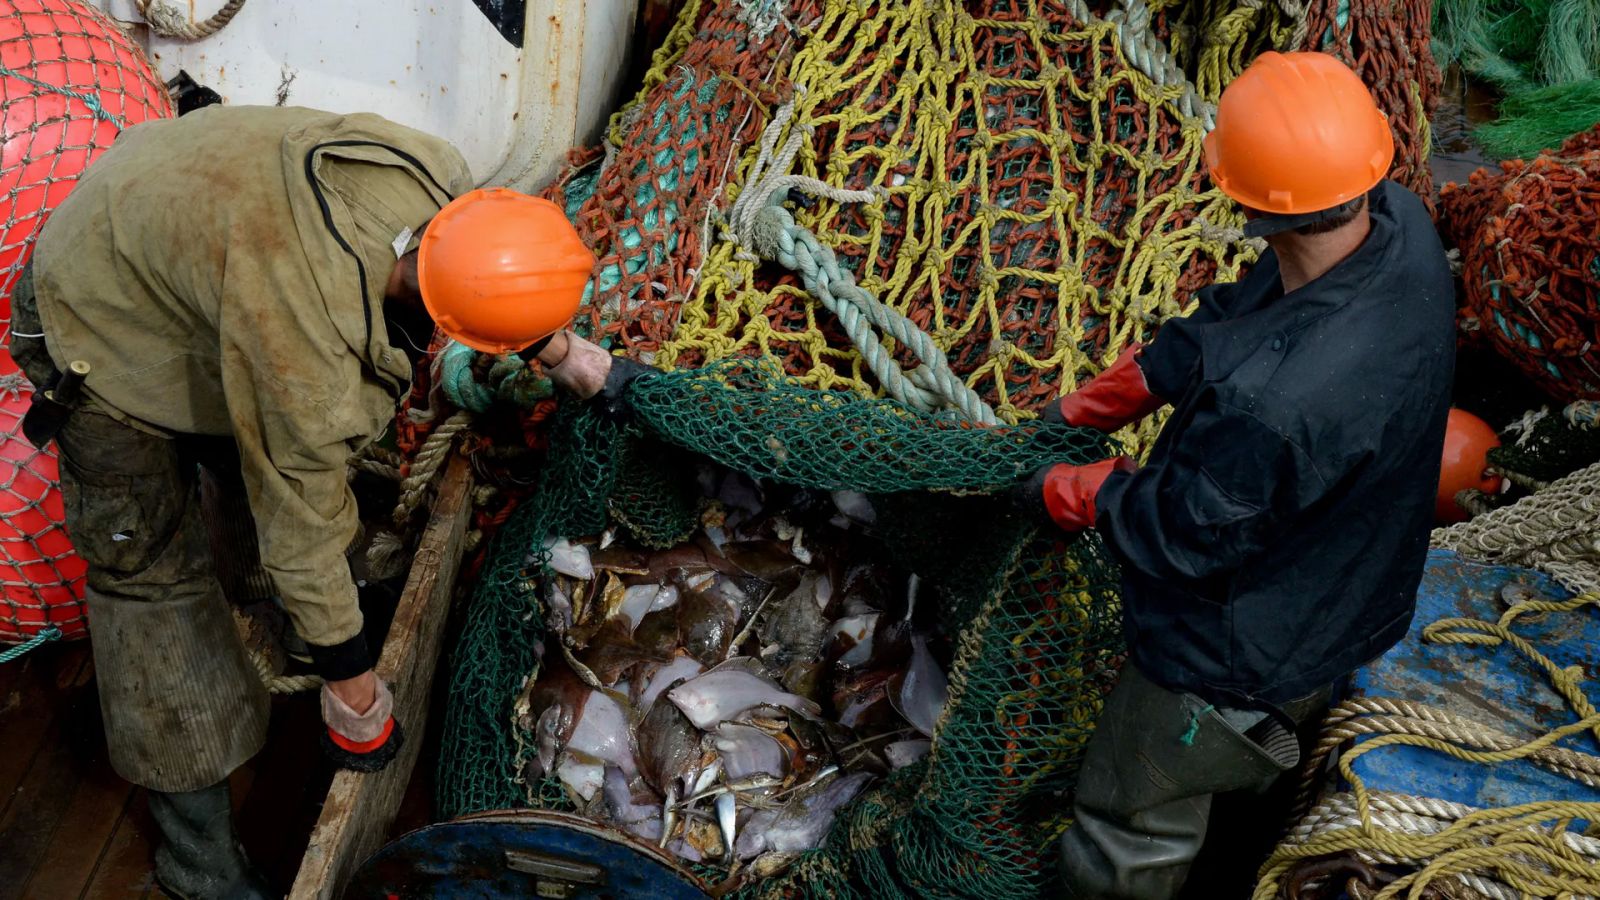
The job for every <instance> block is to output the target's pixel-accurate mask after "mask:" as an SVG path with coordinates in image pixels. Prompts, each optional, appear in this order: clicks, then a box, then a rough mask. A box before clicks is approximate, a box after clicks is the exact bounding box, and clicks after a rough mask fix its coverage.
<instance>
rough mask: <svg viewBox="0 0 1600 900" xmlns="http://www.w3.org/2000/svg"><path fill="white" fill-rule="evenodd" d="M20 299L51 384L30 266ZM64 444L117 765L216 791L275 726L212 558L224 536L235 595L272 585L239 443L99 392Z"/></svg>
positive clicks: (32, 347)
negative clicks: (190, 430) (113, 412)
mask: <svg viewBox="0 0 1600 900" xmlns="http://www.w3.org/2000/svg"><path fill="white" fill-rule="evenodd" d="M12 300H13V310H12V313H13V322H12V328H13V331H14V332H15V335H14V337H13V341H12V348H11V349H12V352H13V355H14V356H15V358H16V360H17V362H18V364H19V365H20V366H21V367H22V368H23V371H24V374H26V375H27V376H28V378H29V380H31V381H32V382H33V383H34V384H35V385H47V384H49V383H51V381H52V380H53V379H54V378H55V377H56V374H57V373H56V370H55V366H54V365H53V364H52V363H51V360H50V358H49V355H48V353H47V352H46V350H45V347H44V342H43V341H42V340H40V339H39V338H38V337H36V335H37V334H38V333H39V324H38V312H37V308H36V306H35V304H34V298H33V290H32V278H31V272H29V271H26V270H25V271H24V272H23V273H22V277H21V278H19V279H18V282H17V285H16V287H15V289H14V290H13V296H12ZM56 445H57V447H58V448H59V450H60V461H61V492H62V499H63V501H64V504H65V507H66V524H67V532H68V533H69V534H70V535H71V536H72V542H73V546H74V547H75V548H76V549H77V551H78V554H79V555H80V556H82V557H83V559H84V561H85V562H87V563H88V564H89V574H88V585H87V589H86V591H85V598H84V599H85V602H86V604H87V605H88V610H89V623H90V625H89V627H90V640H91V642H92V644H93V647H94V664H95V672H96V676H97V679H98V682H99V688H100V707H101V711H102V712H103V714H104V718H105V728H106V743H107V746H108V748H109V756H110V760H111V764H112V767H113V768H115V769H116V771H117V774H119V775H121V776H122V777H123V778H126V779H127V780H128V781H131V782H133V783H134V784H138V785H142V786H144V787H146V788H149V789H151V790H155V791H162V792H169V793H172V792H185V791H195V790H199V789H201V788H207V787H211V786H213V785H215V784H217V783H218V782H220V781H222V780H223V779H225V778H227V777H228V773H230V772H232V771H233V770H234V769H235V768H237V767H238V766H239V764H240V763H242V762H244V761H245V760H247V759H249V758H250V757H251V756H253V755H255V753H256V752H257V751H258V750H260V749H261V746H262V744H263V743H264V742H265V740H266V733H267V713H268V697H267V692H266V689H265V687H264V686H263V685H262V683H261V678H260V676H259V675H258V674H257V673H256V671H255V669H254V667H253V666H252V665H251V663H250V660H249V657H248V656H247V655H246V653H245V649H244V646H243V645H242V644H241V643H240V640H239V637H238V632H237V630H236V629H235V627H234V624H233V616H232V613H231V611H230V609H229V606H228V603H227V601H226V600H225V599H224V591H223V587H222V584H221V583H220V582H219V581H218V571H217V567H216V565H215V564H214V561H213V545H215V547H216V549H217V556H218V557H220V558H223V559H225V560H226V561H227V563H228V565H227V566H226V567H225V569H224V572H223V574H225V575H228V576H230V577H229V580H230V582H231V584H230V585H229V588H230V590H232V591H233V592H234V596H233V599H234V600H235V601H238V602H241V603H242V602H246V601H248V600H254V599H261V598H264V597H266V596H269V595H270V594H271V582H270V579H269V578H267V577H266V575H265V573H264V572H263V571H262V570H261V568H260V565H259V554H258V550H257V546H256V537H255V527H254V524H253V522H252V520H251V518H250V512H249V506H248V504H247V502H246V501H245V500H244V496H245V495H244V485H243V482H242V480H241V478H240V475H239V465H238V454H237V451H235V450H234V448H233V445H232V442H231V441H230V440H227V439H222V438H210V437H184V436H180V437H163V436H160V435H156V434H151V433H149V432H145V431H141V430H138V429H135V428H133V427H131V426H129V425H126V424H124V423H122V422H119V421H117V420H116V419H114V418H112V417H111V416H109V415H106V414H105V412H104V411H103V410H100V409H97V408H95V406H94V405H93V404H92V403H91V402H88V401H85V403H84V405H83V406H81V407H80V408H79V409H78V410H77V411H76V412H74V413H73V414H72V416H71V417H70V418H69V419H68V420H67V421H66V424H65V425H63V426H62V428H61V431H60V432H59V433H58V434H57V435H56ZM202 484H203V485H204V490H202ZM202 496H203V497H204V502H203V501H202Z"/></svg>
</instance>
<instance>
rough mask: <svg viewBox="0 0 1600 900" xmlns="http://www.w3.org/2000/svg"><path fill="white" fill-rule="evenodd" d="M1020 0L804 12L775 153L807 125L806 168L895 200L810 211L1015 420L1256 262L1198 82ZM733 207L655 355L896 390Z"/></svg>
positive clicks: (824, 234) (799, 167)
mask: <svg viewBox="0 0 1600 900" xmlns="http://www.w3.org/2000/svg"><path fill="white" fill-rule="evenodd" d="M999 6H1000V5H999V4H996V8H993V9H991V10H990V11H989V13H990V14H989V15H988V16H986V17H981V18H980V17H974V16H973V15H970V14H969V13H968V12H966V11H965V10H963V9H959V8H953V7H952V5H950V4H943V3H926V2H911V3H905V4H883V5H881V6H876V7H868V6H864V5H858V4H843V3H837V4H827V5H826V7H825V8H824V9H823V10H822V11H821V12H820V14H819V15H816V16H815V18H814V19H812V20H810V21H807V22H804V23H803V24H801V25H800V26H799V28H800V30H801V32H802V33H803V34H804V35H806V40H805V41H804V46H803V48H802V49H801V50H800V51H799V52H798V53H796V54H795V55H794V58H793V60H792V62H791V63H790V65H789V70H788V73H787V79H786V80H787V82H788V83H789V84H791V85H792V86H793V95H792V96H793V115H792V118H791V119H790V121H789V125H788V127H787V128H786V129H785V131H784V133H783V134H782V135H779V136H778V138H779V139H778V141H777V143H778V144H779V145H782V144H783V143H785V139H786V138H787V137H788V135H789V132H791V131H793V130H799V131H800V132H801V140H800V141H799V142H798V152H797V155H796V157H795V159H794V160H793V162H792V172H793V174H796V175H800V176H804V177H805V178H809V179H816V180H817V181H818V182H820V183H821V184H823V185H826V186H828V187H831V188H835V189H840V190H849V191H863V190H866V191H872V192H874V198H873V200H872V201H870V202H865V203H849V202H840V201H838V200H835V199H831V198H829V197H827V196H818V197H817V199H816V202H815V205H813V206H811V207H810V208H809V209H801V210H800V211H799V212H798V213H797V215H796V219H797V220H798V223H799V224H800V225H802V226H804V227H805V228H807V229H809V230H810V231H812V232H813V233H814V234H815V235H816V237H817V239H818V240H819V241H820V243H822V244H824V245H826V246H829V247H831V248H832V249H833V251H834V252H835V253H836V254H837V255H838V256H839V258H840V260H841V262H842V264H843V265H844V266H845V267H847V268H849V269H850V270H851V271H852V273H853V274H854V276H855V279H856V281H857V282H858V283H859V284H860V286H861V287H862V288H864V289H865V290H866V291H868V292H869V293H870V294H872V295H873V296H874V297H876V298H877V299H878V300H879V301H881V302H882V303H883V304H885V305H886V306H888V307H889V308H891V309H893V310H895V311H897V312H899V313H902V314H904V315H906V316H908V317H909V318H910V319H911V320H912V321H914V322H915V323H917V324H918V325H919V326H920V327H921V328H922V329H923V330H925V331H926V332H927V333H928V334H929V335H930V336H931V337H932V339H933V341H934V343H935V344H936V345H937V346H938V347H939V348H940V350H941V351H943V352H944V353H945V354H946V355H947V356H948V357H949V358H950V360H951V366H952V368H953V369H954V370H955V371H956V372H957V373H958V374H959V376H960V377H961V378H962V379H963V380H964V382H965V383H966V384H967V385H968V386H969V387H971V388H972V389H973V390H974V391H976V392H977V393H978V394H979V395H980V396H981V397H983V398H984V399H985V400H986V401H988V402H989V403H991V404H992V405H993V408H994V410H995V412H996V413H997V415H998V417H999V418H1000V419H1002V420H1005V421H1012V422H1014V421H1017V420H1019V419H1024V418H1028V417H1030V416H1031V415H1032V411H1033V410H1034V409H1036V408H1037V407H1039V406H1040V405H1042V404H1043V403H1044V402H1045V401H1046V400H1048V399H1049V398H1050V397H1051V396H1054V395H1055V394H1056V392H1057V391H1058V390H1065V389H1068V388H1070V387H1072V386H1074V385H1076V384H1077V383H1079V382H1080V381H1081V380H1083V379H1085V378H1087V377H1089V376H1092V375H1093V374H1094V373H1095V372H1097V371H1098V370H1099V369H1100V368H1101V367H1102V366H1103V365H1105V364H1108V363H1109V362H1111V361H1113V360H1114V359H1115V358H1116V356H1117V355H1118V354H1119V353H1120V352H1122V350H1123V349H1124V348H1125V347H1127V346H1128V345H1129V344H1130V343H1131V342H1134V341H1143V340H1148V339H1149V338H1150V337H1151V335H1152V330H1153V328H1154V327H1155V326H1156V325H1158V324H1159V323H1160V322H1161V321H1164V320H1165V319H1167V318H1169V317H1171V316H1173V315H1177V314H1179V313H1181V312H1182V311H1183V306H1184V305H1185V304H1186V303H1187V302H1188V301H1189V299H1190V297H1191V294H1192V292H1193V290H1194V289H1195V288H1197V287H1199V286H1200V285H1202V284H1204V283H1206V282H1209V281H1211V280H1214V279H1215V280H1231V279H1233V278H1235V277H1236V276H1237V274H1238V271H1239V268H1240V266H1241V264H1243V263H1244V262H1246V261H1247V260H1248V259H1250V258H1251V257H1252V254H1250V252H1249V251H1248V250H1246V249H1244V248H1243V247H1242V245H1241V244H1240V242H1239V233H1238V231H1237V227H1238V225H1239V224H1240V221H1241V220H1240V218H1239V216H1238V213H1237V212H1236V211H1235V210H1234V209H1233V207H1232V206H1231V204H1229V203H1228V202H1227V201H1226V200H1225V199H1224V198H1223V197H1222V196H1221V194H1220V193H1218V192H1217V191H1215V190H1213V189H1210V188H1209V187H1206V186H1204V185H1203V183H1202V175H1203V173H1202V166H1201V163H1200V140H1201V136H1202V133H1203V131H1202V124H1201V122H1200V120H1199V119H1197V118H1194V117H1185V116H1182V115H1181V114H1180V113H1178V112H1177V111H1176V110H1175V109H1174V102H1173V101H1174V100H1176V99H1177V98H1178V97H1180V96H1181V95H1182V93H1183V91H1184V87H1183V86H1182V85H1181V84H1169V85H1160V84H1157V83H1155V82H1153V81H1152V79H1150V78H1149V77H1147V76H1145V75H1144V74H1142V73H1141V72H1139V71H1138V70H1136V69H1134V68H1132V67H1131V66H1129V65H1128V64H1127V62H1126V60H1125V59H1124V57H1123V55H1122V53H1121V50H1120V48H1119V45H1118V40H1117V29H1118V26H1117V25H1114V24H1111V23H1108V22H1104V21H1101V22H1098V23H1096V24H1090V25H1084V24H1081V23H1079V22H1077V21H1076V20H1073V19H1071V18H1068V17H1066V16H1064V15H1062V13H1061V12H1060V11H1059V10H1057V11H1054V12H1052V10H1051V9H1050V8H1049V5H1047V4H1044V3H1040V2H1030V3H1025V4H1015V5H1013V6H1012V7H1011V8H1010V9H1008V10H1001V9H1000V8H998V7H999ZM1213 55H1214V56H1217V57H1219V64H1220V54H1213ZM760 157H761V147H760V146H759V145H756V146H750V147H749V148H748V149H747V150H746V151H745V152H744V154H743V156H742V158H741V159H740V160H739V161H738V163H737V170H736V171H735V172H734V173H732V174H731V176H730V177H729V179H728V181H729V182H731V183H744V182H746V180H747V176H748V174H749V173H750V171H751V170H752V169H753V168H755V167H756V166H757V164H758V160H759V159H760ZM817 193H821V192H817ZM737 197H738V191H737V189H735V188H727V189H725V193H724V198H725V200H726V201H727V202H728V203H731V202H732V201H733V200H735V199H737ZM718 219H719V216H718V215H717V214H716V213H715V212H712V213H711V214H709V215H708V216H707V223H706V226H705V227H706V229H707V230H708V231H710V232H712V238H713V239H712V242H711V243H710V247H709V249H708V250H707V252H706V254H705V257H704V260H703V262H702V264H701V267H700V270H699V272H698V279H697V281H696V283H695V285H694V289H693V292H692V294H690V296H689V297H688V298H687V299H686V300H685V301H684V303H683V305H682V307H681V311H680V319H679V322H678V325H677V328H676V330H675V331H674V332H673V333H672V335H671V337H670V339H669V340H668V341H666V342H665V344H664V345H663V346H662V347H661V350H660V353H659V355H658V356H657V357H656V363H657V364H658V365H664V366H666V367H669V368H670V367H673V366H676V365H681V364H685V363H692V364H693V365H697V366H698V365H701V364H703V363H704V362H707V361H711V360H716V359H721V358H724V357H728V356H733V355H739V354H745V355H761V356H772V357H778V358H781V359H783V360H785V361H786V363H787V364H788V367H789V369H790V371H791V372H792V373H793V374H795V375H798V376H799V377H800V379H801V380H802V381H803V383H805V384H806V385H807V386H810V387H815V388H819V389H840V388H848V389H853V390H857V391H860V392H863V393H871V392H874V391H876V390H877V387H878V385H877V383H876V381H875V379H873V378H872V377H871V374H870V373H869V371H868V370H867V369H866V368H865V366H864V362H863V358H862V354H861V353H860V352H859V351H858V350H857V349H855V348H853V347H852V346H851V344H850V342H849V341H848V340H840V338H839V335H838V333H837V328H836V326H834V325H833V317H832V315H831V314H830V313H829V312H828V311H827V310H826V309H823V308H821V306H820V305H819V304H817V303H815V302H813V301H812V300H811V299H810V296H809V294H808V292H807V291H805V290H804V288H803V287H802V286H801V285H799V284H796V283H794V282H793V281H792V280H790V279H782V280H778V279H775V277H774V273H773V272H771V271H769V269H770V268H772V267H768V268H767V269H763V268H761V267H760V264H759V260H757V259H756V258H755V257H753V256H752V255H751V254H749V253H748V252H745V251H744V250H743V248H742V247H741V245H740V243H739V241H738V240H737V237H736V236H735V235H732V234H729V233H728V232H727V231H726V228H725V224H724V223H722V222H720V221H718ZM885 346H890V345H889V344H886V345H885ZM1154 428H1155V426H1154V424H1153V423H1152V424H1147V425H1146V426H1145V430H1144V431H1143V432H1140V433H1139V434H1137V435H1131V437H1133V438H1134V440H1135V441H1143V440H1148V439H1149V438H1151V437H1153V434H1154Z"/></svg>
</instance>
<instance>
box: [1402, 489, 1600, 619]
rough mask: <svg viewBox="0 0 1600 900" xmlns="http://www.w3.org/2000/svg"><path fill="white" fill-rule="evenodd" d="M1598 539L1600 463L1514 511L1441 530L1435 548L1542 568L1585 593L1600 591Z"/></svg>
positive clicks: (1510, 508) (1515, 506) (1495, 512)
mask: <svg viewBox="0 0 1600 900" xmlns="http://www.w3.org/2000/svg"><path fill="white" fill-rule="evenodd" d="M1596 534H1600V463H1596V464H1594V465H1591V466H1588V467H1587V468H1584V469H1580V470H1578V471H1577V472H1574V473H1572V474H1570V475H1568V476H1566V477H1564V478H1561V479H1559V480H1558V481H1556V482H1554V483H1552V484H1551V485H1550V486H1549V487H1548V488H1546V489H1545V490H1543V491H1540V492H1539V493H1537V494H1533V495H1531V496H1528V497H1524V498H1522V499H1521V500H1518V501H1517V502H1516V503H1513V504H1511V505H1510V506H1503V507H1500V508H1498V509H1494V510H1490V511H1488V512H1486V513H1484V514H1483V515H1479V516H1475V517H1473V518H1472V519H1469V520H1467V521H1465V522H1462V523H1460V524H1458V525H1451V526H1449V527H1448V528H1440V529H1437V530H1435V531H1434V532H1433V537H1432V540H1431V543H1432V545H1433V546H1434V547H1435V548H1436V549H1441V550H1454V551H1456V552H1457V553H1460V554H1461V555H1462V556H1465V557H1467V558H1469V559H1473V560H1477V561H1480V562H1486V563H1497V564H1504V565H1522V566H1532V567H1535V568H1539V569H1542V570H1543V571H1546V572H1549V573H1550V574H1551V575H1554V576H1556V577H1557V578H1558V579H1560V580H1561V582H1562V584H1564V585H1565V586H1566V587H1567V588H1568V589H1570V590H1575V591H1579V592H1580V593H1581V592H1586V591H1590V590H1595V589H1596V588H1600V550H1597V549H1596V546H1595V539H1594V535H1596ZM1556 564H1561V565H1556ZM1552 566H1555V568H1552Z"/></svg>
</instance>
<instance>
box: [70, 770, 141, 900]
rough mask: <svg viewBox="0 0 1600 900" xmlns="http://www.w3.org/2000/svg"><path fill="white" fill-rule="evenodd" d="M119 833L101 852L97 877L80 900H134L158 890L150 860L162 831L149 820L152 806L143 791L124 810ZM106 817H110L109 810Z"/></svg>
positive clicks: (130, 798)
mask: <svg viewBox="0 0 1600 900" xmlns="http://www.w3.org/2000/svg"><path fill="white" fill-rule="evenodd" d="M120 812H121V818H120V820H119V821H118V822H117V830H116V831H115V832H114V833H113V834H112V835H111V841H110V843H108V844H106V847H105V849H104V851H102V852H101V856H100V862H99V864H98V865H97V866H95V870H94V876H93V877H92V878H91V879H90V880H89V883H88V884H87V885H86V886H85V887H84V889H83V893H81V894H79V895H78V897H79V900H133V898H138V897H146V896H149V895H150V894H151V893H152V892H154V893H155V894H156V896H162V895H161V893H160V892H159V891H156V890H155V882H156V876H155V872H154V870H153V868H152V866H151V863H150V860H151V859H152V857H153V854H154V853H155V848H156V844H157V843H158V842H159V840H160V837H161V829H160V828H159V827H158V826H157V825H156V820H155V819H154V818H152V817H151V816H150V803H149V800H148V799H147V798H146V796H145V791H144V789H143V788H136V789H135V790H134V791H133V793H132V794H130V795H128V802H127V805H126V806H124V807H123V808H122V809H121V811H120ZM107 814H108V815H109V814H111V811H110V810H108V811H107Z"/></svg>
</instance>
